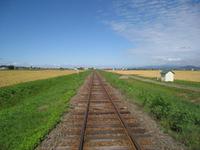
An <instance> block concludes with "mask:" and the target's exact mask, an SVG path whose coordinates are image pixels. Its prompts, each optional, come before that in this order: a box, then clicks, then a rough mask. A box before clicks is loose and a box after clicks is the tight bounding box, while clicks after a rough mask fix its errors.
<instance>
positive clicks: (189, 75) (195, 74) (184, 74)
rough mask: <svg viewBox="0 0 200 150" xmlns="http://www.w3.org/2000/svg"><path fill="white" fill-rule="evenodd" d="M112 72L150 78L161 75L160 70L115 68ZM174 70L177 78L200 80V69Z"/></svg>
mask: <svg viewBox="0 0 200 150" xmlns="http://www.w3.org/2000/svg"><path fill="white" fill-rule="evenodd" d="M111 72H114V73H118V74H124V75H138V76H143V77H150V78H157V77H160V71H159V70H114V71H111ZM174 72H175V80H185V81H194V82H200V71H174Z"/></svg>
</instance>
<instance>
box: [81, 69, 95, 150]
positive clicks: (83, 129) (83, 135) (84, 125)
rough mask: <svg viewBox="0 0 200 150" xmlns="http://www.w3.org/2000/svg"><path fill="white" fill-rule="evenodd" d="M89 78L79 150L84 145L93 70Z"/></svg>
mask: <svg viewBox="0 0 200 150" xmlns="http://www.w3.org/2000/svg"><path fill="white" fill-rule="evenodd" d="M91 78H92V79H91V81H90V85H89V95H88V102H87V109H86V112H85V114H84V122H83V126H82V128H81V136H80V143H79V150H83V146H84V140H85V131H86V126H87V121H88V113H89V107H90V99H91V93H92V90H91V89H92V84H93V80H94V72H93V73H92V77H91Z"/></svg>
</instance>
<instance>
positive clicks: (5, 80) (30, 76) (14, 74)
mask: <svg viewBox="0 0 200 150" xmlns="http://www.w3.org/2000/svg"><path fill="white" fill-rule="evenodd" d="M72 73H76V71H75V70H37V71H29V70H12V71H11V70H6V71H0V87H3V86H8V85H13V84H17V83H21V82H27V81H33V80H39V79H46V78H51V77H57V76H62V75H68V74H72Z"/></svg>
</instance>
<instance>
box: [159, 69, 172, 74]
mask: <svg viewBox="0 0 200 150" xmlns="http://www.w3.org/2000/svg"><path fill="white" fill-rule="evenodd" d="M168 72H172V73H173V74H175V72H174V71H172V70H161V72H160V74H162V75H164V74H167V73H168Z"/></svg>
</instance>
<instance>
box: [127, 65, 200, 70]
mask: <svg viewBox="0 0 200 150" xmlns="http://www.w3.org/2000/svg"><path fill="white" fill-rule="evenodd" d="M127 69H128V70H132V69H139V70H158V69H159V70H162V69H173V70H200V67H198V66H193V65H187V66H176V65H162V66H144V67H129V68H127Z"/></svg>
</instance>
